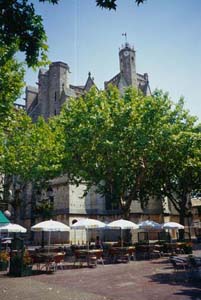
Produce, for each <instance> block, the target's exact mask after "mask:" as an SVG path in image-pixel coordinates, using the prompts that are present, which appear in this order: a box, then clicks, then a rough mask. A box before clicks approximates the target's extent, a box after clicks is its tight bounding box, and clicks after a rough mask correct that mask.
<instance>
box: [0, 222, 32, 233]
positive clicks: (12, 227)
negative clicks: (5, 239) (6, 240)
mask: <svg viewBox="0 0 201 300" xmlns="http://www.w3.org/2000/svg"><path fill="white" fill-rule="evenodd" d="M0 232H13V233H18V232H22V233H25V232H27V229H26V228H24V227H23V226H21V225H18V224H12V223H9V224H7V225H3V226H0Z"/></svg>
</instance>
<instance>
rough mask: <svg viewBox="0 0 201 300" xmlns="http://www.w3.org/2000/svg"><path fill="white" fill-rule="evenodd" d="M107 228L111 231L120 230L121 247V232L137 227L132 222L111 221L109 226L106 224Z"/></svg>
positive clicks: (122, 220)
mask: <svg viewBox="0 0 201 300" xmlns="http://www.w3.org/2000/svg"><path fill="white" fill-rule="evenodd" d="M107 228H111V229H120V230H121V246H123V238H122V230H124V229H138V228H139V226H138V225H137V224H135V223H134V222H131V221H128V220H124V219H120V220H116V221H112V222H110V223H109V224H107Z"/></svg>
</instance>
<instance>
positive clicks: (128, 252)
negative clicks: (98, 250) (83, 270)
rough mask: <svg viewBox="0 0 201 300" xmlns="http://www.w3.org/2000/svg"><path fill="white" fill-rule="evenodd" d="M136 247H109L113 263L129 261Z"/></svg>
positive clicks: (110, 258)
mask: <svg viewBox="0 0 201 300" xmlns="http://www.w3.org/2000/svg"><path fill="white" fill-rule="evenodd" d="M134 254H135V247H132V246H130V247H111V248H110V249H109V260H110V262H112V263H116V262H118V261H120V262H129V261H130V259H131V257H132V256H133V257H134Z"/></svg>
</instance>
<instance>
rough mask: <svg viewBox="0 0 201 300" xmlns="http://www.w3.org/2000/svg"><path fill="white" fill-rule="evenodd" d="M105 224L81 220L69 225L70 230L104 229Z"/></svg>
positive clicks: (93, 220)
mask: <svg viewBox="0 0 201 300" xmlns="http://www.w3.org/2000/svg"><path fill="white" fill-rule="evenodd" d="M105 226H106V224H105V223H103V222H101V221H99V220H96V219H88V218H87V219H81V220H78V221H77V222H76V223H74V224H73V225H71V228H72V229H93V228H104V227H105Z"/></svg>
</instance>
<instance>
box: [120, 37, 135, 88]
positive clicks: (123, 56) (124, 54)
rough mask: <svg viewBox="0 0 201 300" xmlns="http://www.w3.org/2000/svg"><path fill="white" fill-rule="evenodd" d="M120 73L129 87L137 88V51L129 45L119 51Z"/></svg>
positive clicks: (126, 44)
mask: <svg viewBox="0 0 201 300" xmlns="http://www.w3.org/2000/svg"><path fill="white" fill-rule="evenodd" d="M119 63H120V72H121V75H122V76H123V77H124V79H125V81H126V83H127V85H128V86H133V87H136V88H137V86H138V85H137V73H136V65H135V50H134V48H131V46H130V45H129V44H128V43H125V45H124V46H123V47H122V48H121V49H120V51H119Z"/></svg>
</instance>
